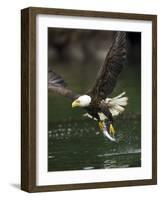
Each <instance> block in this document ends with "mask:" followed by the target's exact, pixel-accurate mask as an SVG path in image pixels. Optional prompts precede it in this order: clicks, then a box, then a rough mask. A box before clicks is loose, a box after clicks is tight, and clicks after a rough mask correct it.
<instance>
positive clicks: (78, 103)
mask: <svg viewBox="0 0 161 200" xmlns="http://www.w3.org/2000/svg"><path fill="white" fill-rule="evenodd" d="M78 106H80V102H79V100H75V101H73V103H72V108H74V107H78Z"/></svg>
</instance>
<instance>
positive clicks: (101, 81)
mask: <svg viewBox="0 0 161 200" xmlns="http://www.w3.org/2000/svg"><path fill="white" fill-rule="evenodd" d="M125 60H126V33H125V32H117V33H116V36H115V39H114V41H113V43H112V45H111V47H110V50H109V52H108V53H107V56H106V58H105V61H104V63H103V65H102V66H101V67H100V70H99V72H98V75H97V78H96V81H95V84H94V86H93V88H92V89H91V90H90V91H89V92H88V94H89V95H90V96H91V97H93V98H97V99H105V98H106V97H107V96H108V95H109V94H111V93H112V91H113V89H114V87H115V85H116V82H117V78H118V76H119V74H120V72H121V70H122V68H123V65H124V62H125Z"/></svg>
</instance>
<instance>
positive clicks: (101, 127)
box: [98, 121, 104, 129]
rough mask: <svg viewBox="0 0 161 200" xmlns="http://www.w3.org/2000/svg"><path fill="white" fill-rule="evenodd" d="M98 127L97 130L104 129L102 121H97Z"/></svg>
mask: <svg viewBox="0 0 161 200" xmlns="http://www.w3.org/2000/svg"><path fill="white" fill-rule="evenodd" d="M98 125H99V128H100V129H103V128H104V124H103V121H99V122H98Z"/></svg>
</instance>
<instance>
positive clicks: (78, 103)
mask: <svg viewBox="0 0 161 200" xmlns="http://www.w3.org/2000/svg"><path fill="white" fill-rule="evenodd" d="M90 103H91V97H90V96H88V95H86V94H85V95H82V96H80V97H78V98H77V99H76V100H75V101H73V103H72V108H74V107H87V106H89V104H90Z"/></svg>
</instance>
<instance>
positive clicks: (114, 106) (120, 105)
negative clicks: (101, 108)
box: [105, 92, 128, 116]
mask: <svg viewBox="0 0 161 200" xmlns="http://www.w3.org/2000/svg"><path fill="white" fill-rule="evenodd" d="M123 95H125V92H123V93H121V94H120V95H118V96H116V97H114V98H106V99H105V103H107V104H108V107H109V110H110V112H111V113H112V115H113V116H117V115H119V114H120V113H122V112H123V111H124V110H125V108H124V106H126V105H127V104H128V97H123Z"/></svg>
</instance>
